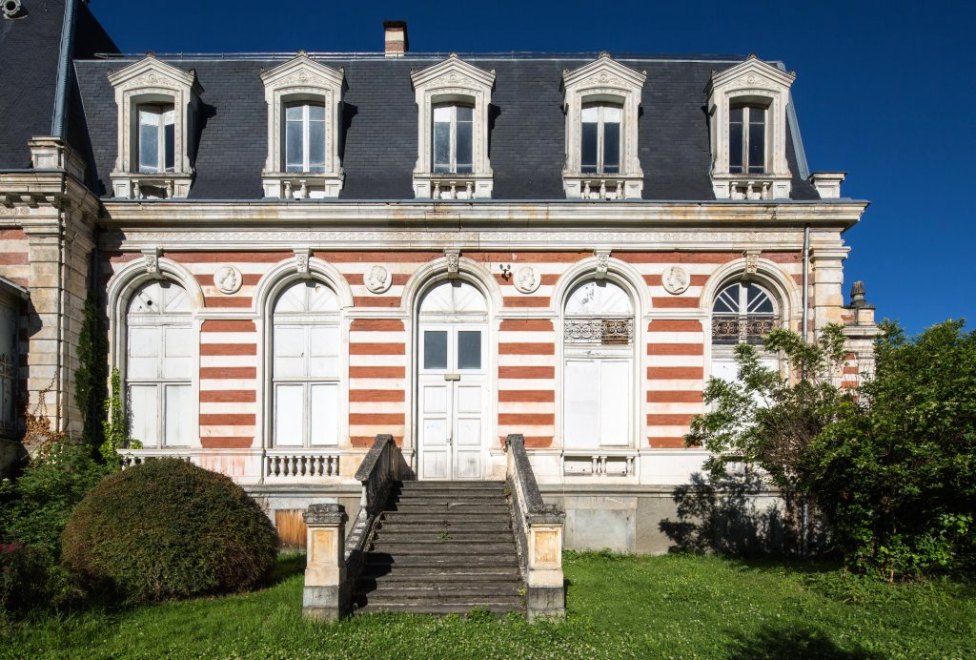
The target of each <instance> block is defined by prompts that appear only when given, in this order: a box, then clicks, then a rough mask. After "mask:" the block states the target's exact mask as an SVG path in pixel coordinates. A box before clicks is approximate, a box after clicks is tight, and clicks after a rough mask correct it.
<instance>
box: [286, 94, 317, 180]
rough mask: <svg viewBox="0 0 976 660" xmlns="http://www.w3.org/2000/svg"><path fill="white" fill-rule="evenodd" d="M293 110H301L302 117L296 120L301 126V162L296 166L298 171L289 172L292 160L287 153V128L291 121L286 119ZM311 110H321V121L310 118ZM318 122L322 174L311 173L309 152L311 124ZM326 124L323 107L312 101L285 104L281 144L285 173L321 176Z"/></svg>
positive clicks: (310, 148)
mask: <svg viewBox="0 0 976 660" xmlns="http://www.w3.org/2000/svg"><path fill="white" fill-rule="evenodd" d="M293 108H301V111H302V116H301V117H300V118H299V119H298V121H299V122H300V124H301V128H302V140H301V147H302V162H301V163H300V164H298V166H299V167H300V169H298V170H291V169H289V168H290V167H291V166H292V158H291V154H289V153H288V144H289V143H288V126H289V124H290V123H291V122H292V120H291V119H288V111H289V110H291V109H293ZM312 108H322V119H321V120H318V119H312V117H311V114H312V113H311V110H312ZM318 121H321V123H322V124H323V127H322V136H323V142H322V165H321V167H322V170H323V172H313V171H312V167H313V165H312V160H311V152H312V139H311V130H312V123H313V122H318ZM326 123H327V122H326V113H325V106H323V105H322V104H320V103H314V102H312V101H292V102H290V103H286V104H285V123H284V129H285V135H284V138H283V143H284V149H285V171H286V172H288V173H289V174H292V173H297V174H321V173H324V170H325V136H326V134H327V129H326V126H325V124H326Z"/></svg>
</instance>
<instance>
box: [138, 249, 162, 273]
mask: <svg viewBox="0 0 976 660" xmlns="http://www.w3.org/2000/svg"><path fill="white" fill-rule="evenodd" d="M161 252H162V250H160V249H159V248H158V247H153V248H147V249H145V250H143V251H142V262H143V264H144V265H145V266H146V272H147V273H149V274H150V275H154V276H157V277H158V276H159V255H160V253H161Z"/></svg>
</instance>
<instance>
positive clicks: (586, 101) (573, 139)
mask: <svg viewBox="0 0 976 660" xmlns="http://www.w3.org/2000/svg"><path fill="white" fill-rule="evenodd" d="M646 78H647V75H646V74H645V73H643V72H639V71H634V70H633V69H631V68H629V67H626V66H624V65H622V64H620V63H619V62H616V61H614V60H613V59H612V58H611V57H610V56H609V55H608V54H606V53H603V54H601V55H600V57H599V58H598V59H596V60H594V61H593V62H590V63H589V64H587V65H585V66H583V67H580V68H579V69H576V70H574V71H566V72H564V73H563V91H564V108H565V112H566V163H565V166H564V167H563V189H564V190H565V192H566V197H567V198H569V199H637V198H640V196H641V193H642V192H643V188H644V172H643V170H642V169H641V166H640V160H639V158H638V155H637V154H638V151H637V117H638V113H639V110H640V102H641V94H642V90H643V88H644V82H645V80H646Z"/></svg>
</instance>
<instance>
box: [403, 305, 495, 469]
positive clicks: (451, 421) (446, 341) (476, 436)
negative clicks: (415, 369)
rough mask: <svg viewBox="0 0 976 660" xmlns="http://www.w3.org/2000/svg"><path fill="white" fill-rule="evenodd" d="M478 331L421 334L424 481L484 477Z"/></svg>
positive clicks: (459, 326)
mask: <svg viewBox="0 0 976 660" xmlns="http://www.w3.org/2000/svg"><path fill="white" fill-rule="evenodd" d="M484 335H485V333H484V331H483V330H482V329H481V328H477V327H476V328H472V327H471V325H470V324H467V323H455V324H452V325H447V324H445V325H439V324H426V326H425V327H423V329H422V331H421V340H420V347H419V348H420V356H419V358H420V359H419V364H420V371H419V374H418V377H417V381H418V388H419V390H420V396H419V397H418V408H419V418H420V419H419V429H418V430H419V436H420V437H419V444H418V447H419V451H420V470H421V475H420V476H421V477H422V478H424V479H481V478H483V477H484V440H485V432H484V424H485V421H486V418H485V413H484V411H485V407H486V402H487V401H486V400H487V397H486V388H485V382H486V376H485V373H484V370H483V369H482V362H483V360H482V356H483V354H484V348H485V347H484Z"/></svg>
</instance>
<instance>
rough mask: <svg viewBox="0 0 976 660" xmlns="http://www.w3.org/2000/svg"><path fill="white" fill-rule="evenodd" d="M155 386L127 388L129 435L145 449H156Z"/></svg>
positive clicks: (156, 414)
mask: <svg viewBox="0 0 976 660" xmlns="http://www.w3.org/2000/svg"><path fill="white" fill-rule="evenodd" d="M157 406H158V403H157V399H156V385H131V386H129V435H130V437H131V438H132V439H133V440H138V441H139V442H141V443H142V444H143V445H144V446H146V447H158V446H159V438H158V437H157V435H156V422H157V421H158V420H159V415H158V412H157V410H156V408H157Z"/></svg>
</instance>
